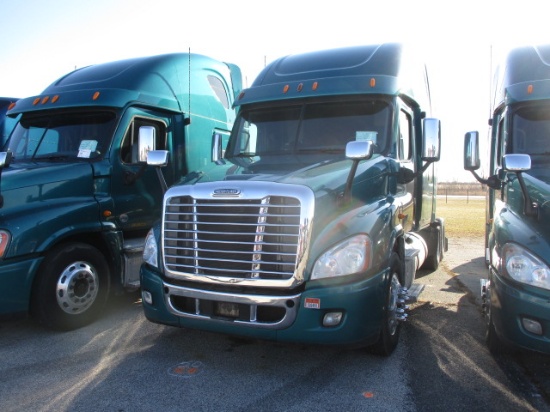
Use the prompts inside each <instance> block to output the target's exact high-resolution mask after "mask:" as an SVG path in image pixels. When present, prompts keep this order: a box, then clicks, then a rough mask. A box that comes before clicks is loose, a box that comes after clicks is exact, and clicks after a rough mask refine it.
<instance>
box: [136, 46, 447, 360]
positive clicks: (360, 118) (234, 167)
mask: <svg viewBox="0 0 550 412" xmlns="http://www.w3.org/2000/svg"><path fill="white" fill-rule="evenodd" d="M417 60H418V59H417V56H416V55H415V54H413V53H410V52H407V49H406V48H404V47H403V46H402V45H400V44H382V45H372V46H361V47H350V48H342V49H335V50H326V51H319V52H312V53H305V54H300V55H291V56H287V57H283V58H280V59H278V60H276V61H274V62H273V63H271V64H269V65H268V66H267V67H265V68H264V70H263V71H262V72H261V73H260V74H259V75H258V77H257V78H256V80H255V81H254V83H253V84H252V86H251V87H250V88H248V89H246V90H243V92H242V93H241V94H240V96H239V98H238V99H237V101H236V102H235V105H236V107H237V108H238V117H237V120H236V121H235V124H234V127H233V130H232V132H231V136H230V140H229V143H228V146H227V149H226V150H225V152H224V153H223V152H222V148H221V146H220V144H219V143H216V144H215V149H214V156H215V158H216V159H217V161H216V162H215V163H214V164H211V165H207V167H205V168H203V169H202V170H201V171H199V172H198V173H193V174H192V175H189V176H187V178H186V179H185V181H183V182H181V183H180V184H177V185H174V186H172V187H171V188H170V189H169V190H168V191H167V192H166V194H165V196H164V209H163V212H162V222H161V223H159V224H158V225H155V226H154V227H153V229H151V231H150V232H149V234H148V236H147V240H146V246H145V251H144V263H143V265H142V267H141V288H142V301H143V308H144V313H145V315H146V317H147V318H148V319H149V320H151V321H153V322H158V323H162V324H167V325H173V326H179V327H185V328H197V329H203V330H209V331H214V332H222V333H227V334H233V335H242V336H248V337H253V338H261V339H272V340H280V341H291V342H305V343H322V344H359V345H364V346H371V347H372V348H373V349H374V350H375V352H377V353H380V354H382V355H389V354H391V353H392V351H393V350H394V349H395V347H396V345H397V343H398V338H399V330H400V324H401V322H402V321H403V320H405V319H406V317H407V314H406V309H407V306H406V300H407V288H408V287H410V286H411V285H412V283H413V280H414V277H415V273H416V270H417V269H418V268H419V267H420V266H422V265H424V267H428V268H432V269H435V268H437V266H438V264H439V262H440V260H441V259H442V257H443V254H444V251H445V250H446V249H447V242H446V239H445V230H444V221H443V219H438V218H436V217H435V212H436V210H435V206H436V173H435V163H434V162H436V161H437V160H439V153H440V139H441V137H440V122H439V121H438V120H437V119H433V118H427V116H428V114H429V112H430V110H431V100H430V91H429V84H428V77H427V72H426V69H425V65H424V64H423V63H422V62H418V61H417Z"/></svg>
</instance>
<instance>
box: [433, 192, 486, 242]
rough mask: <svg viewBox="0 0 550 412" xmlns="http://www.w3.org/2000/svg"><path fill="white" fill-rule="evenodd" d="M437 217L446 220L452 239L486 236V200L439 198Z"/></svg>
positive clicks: (447, 233)
mask: <svg viewBox="0 0 550 412" xmlns="http://www.w3.org/2000/svg"><path fill="white" fill-rule="evenodd" d="M436 212H437V213H436V216H438V217H442V218H444V219H445V232H446V236H447V237H448V238H450V237H478V236H485V199H484V198H483V199H478V198H475V199H471V198H470V199H466V198H462V197H457V198H455V197H449V198H447V199H445V198H441V197H440V198H438V199H437V208H436Z"/></svg>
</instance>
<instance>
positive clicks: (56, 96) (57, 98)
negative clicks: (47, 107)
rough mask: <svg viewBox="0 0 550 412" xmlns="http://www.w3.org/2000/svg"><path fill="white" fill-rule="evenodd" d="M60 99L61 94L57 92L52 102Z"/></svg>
mask: <svg viewBox="0 0 550 412" xmlns="http://www.w3.org/2000/svg"><path fill="white" fill-rule="evenodd" d="M58 100H59V95H58V94H56V95H55V96H54V97H52V103H55V102H57V101H58Z"/></svg>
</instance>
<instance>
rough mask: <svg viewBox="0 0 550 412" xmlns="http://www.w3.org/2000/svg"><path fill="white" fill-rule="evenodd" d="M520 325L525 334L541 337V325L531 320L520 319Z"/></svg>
mask: <svg viewBox="0 0 550 412" xmlns="http://www.w3.org/2000/svg"><path fill="white" fill-rule="evenodd" d="M521 323H522V325H523V327H524V328H525V330H526V331H527V332H531V333H534V334H535V335H542V325H541V324H540V322H537V321H536V320H533V319H527V318H522V319H521Z"/></svg>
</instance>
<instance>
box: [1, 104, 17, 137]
mask: <svg viewBox="0 0 550 412" xmlns="http://www.w3.org/2000/svg"><path fill="white" fill-rule="evenodd" d="M16 101H17V99H14V98H11V97H0V148H1V147H2V146H3V145H4V143H5V142H6V140H7V139H8V135H9V134H10V132H11V129H13V127H14V126H15V123H16V120H15V119H12V118H11V117H7V116H6V112H7V111H8V108H9V107H10V105H12V104H14V103H15V102H16Z"/></svg>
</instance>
